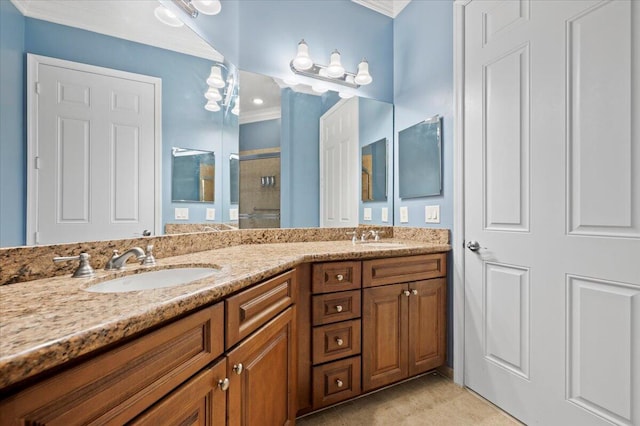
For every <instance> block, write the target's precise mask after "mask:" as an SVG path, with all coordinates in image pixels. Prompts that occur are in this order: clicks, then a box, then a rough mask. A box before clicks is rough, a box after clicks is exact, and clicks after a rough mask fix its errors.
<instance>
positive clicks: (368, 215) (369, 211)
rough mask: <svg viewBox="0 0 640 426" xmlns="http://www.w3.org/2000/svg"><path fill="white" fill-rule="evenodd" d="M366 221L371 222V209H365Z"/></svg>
mask: <svg viewBox="0 0 640 426" xmlns="http://www.w3.org/2000/svg"><path fill="white" fill-rule="evenodd" d="M363 219H364V220H371V207H365V208H364V218H363Z"/></svg>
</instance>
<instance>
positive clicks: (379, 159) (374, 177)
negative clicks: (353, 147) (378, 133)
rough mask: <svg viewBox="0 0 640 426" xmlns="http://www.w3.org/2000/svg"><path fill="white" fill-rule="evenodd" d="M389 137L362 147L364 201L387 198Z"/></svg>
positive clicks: (384, 199)
mask: <svg viewBox="0 0 640 426" xmlns="http://www.w3.org/2000/svg"><path fill="white" fill-rule="evenodd" d="M387 152H388V145H387V139H386V138H385V139H380V140H379V141H376V142H373V143H370V144H369V145H365V146H363V147H362V154H361V155H360V158H361V159H362V201H363V202H370V201H386V199H387Z"/></svg>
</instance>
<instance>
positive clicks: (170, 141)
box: [0, 0, 238, 246]
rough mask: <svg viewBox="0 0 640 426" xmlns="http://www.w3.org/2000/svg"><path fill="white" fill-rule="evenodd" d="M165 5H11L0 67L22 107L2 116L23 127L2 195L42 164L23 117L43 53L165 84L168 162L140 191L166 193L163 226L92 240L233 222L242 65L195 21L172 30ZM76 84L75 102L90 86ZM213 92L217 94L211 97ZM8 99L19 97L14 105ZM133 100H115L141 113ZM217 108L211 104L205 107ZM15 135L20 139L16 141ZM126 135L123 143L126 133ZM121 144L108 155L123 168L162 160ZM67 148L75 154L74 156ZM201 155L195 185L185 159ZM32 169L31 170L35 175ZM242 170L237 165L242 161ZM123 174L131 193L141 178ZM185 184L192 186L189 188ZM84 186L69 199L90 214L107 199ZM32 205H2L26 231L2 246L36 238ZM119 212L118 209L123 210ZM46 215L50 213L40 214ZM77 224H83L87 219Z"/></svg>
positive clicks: (20, 1)
mask: <svg viewBox="0 0 640 426" xmlns="http://www.w3.org/2000/svg"><path fill="white" fill-rule="evenodd" d="M159 6H161V5H160V3H159V2H158V1H156V0H121V1H117V2H113V1H93V0H77V1H73V2H69V1H58V0H48V1H39V2H33V1H27V0H11V1H10V2H9V1H2V5H1V7H2V15H3V16H2V19H3V22H2V23H3V25H5V24H6V23H8V22H10V24H11V26H12V27H11V31H3V39H2V40H0V42H1V43H2V46H1V47H2V49H3V55H4V56H3V61H1V62H0V73H1V74H2V76H3V80H5V79H6V80H5V81H9V82H11V83H12V86H11V87H16V88H19V89H17V90H14V91H11V92H9V91H6V92H5V91H4V89H5V88H7V87H8V86H6V85H4V84H5V83H4V82H3V105H6V104H5V101H7V102H8V104H9V105H16V107H15V110H16V111H8V109H5V108H4V106H3V112H2V114H3V117H5V114H6V116H9V114H13V115H11V117H14V116H16V117H18V118H19V119H18V120H13V119H12V120H4V119H3V123H5V122H6V123H11V124H8V125H11V126H15V127H16V128H15V129H6V128H5V129H3V133H2V134H3V140H2V144H3V153H4V152H16V158H15V162H14V164H15V169H14V170H3V182H2V187H0V192H2V194H0V195H3V196H2V197H0V198H2V199H3V200H6V199H10V198H7V197H5V196H4V195H8V194H10V193H11V194H14V193H15V191H16V186H15V185H9V184H8V183H7V182H8V181H9V179H8V180H4V177H6V176H11V179H10V180H11V181H15V182H26V181H27V175H28V174H29V173H30V171H29V169H30V167H31V164H33V163H34V162H33V161H31V160H33V159H29V160H28V161H27V159H26V158H25V157H26V153H25V152H24V151H25V149H24V148H23V147H24V146H27V134H28V131H27V129H26V126H27V121H28V120H27V115H28V114H29V113H30V112H29V113H24V114H23V113H22V111H21V110H24V111H27V103H26V101H25V99H26V98H27V96H26V92H25V90H26V88H27V81H28V73H29V70H28V69H27V66H26V64H27V60H26V57H27V54H33V55H37V56H38V57H46V58H56V59H61V60H64V61H68V62H73V63H78V64H84V65H88V66H92V67H100V68H101V69H102V68H104V69H110V70H117V71H121V72H126V73H134V74H136V75H143V76H149V77H151V78H154V79H157V80H159V81H161V90H160V91H158V93H160V94H161V97H157V98H156V100H155V102H159V100H160V99H161V105H159V108H158V109H159V110H161V115H159V116H157V117H155V119H154V122H156V123H158V126H157V128H156V129H157V130H156V133H157V135H156V136H157V140H158V141H160V142H161V145H160V148H159V156H160V158H159V160H160V161H158V162H157V163H158V164H159V167H157V169H158V170H157V171H156V172H155V175H153V176H152V178H151V180H149V184H148V187H145V188H142V189H141V191H144V192H149V193H154V192H155V191H157V188H160V187H161V188H162V192H158V193H157V194H156V203H157V204H156V206H155V207H154V206H151V208H152V209H154V208H155V209H156V210H157V212H158V213H159V214H156V217H157V218H158V220H157V221H156V222H155V223H152V224H151V225H144V226H143V225H140V226H136V227H135V229H131V230H129V231H127V232H126V233H124V234H117V233H115V232H109V231H108V230H105V231H106V233H105V235H103V236H100V235H98V236H95V235H92V234H90V233H87V234H86V238H85V239H86V240H99V239H113V238H129V237H135V236H138V235H140V234H142V232H143V230H144V229H152V230H153V231H154V232H153V233H154V234H162V233H163V232H164V229H165V225H166V224H168V223H187V222H195V223H202V224H213V223H216V222H230V217H229V214H230V212H232V211H233V208H234V204H233V202H234V201H235V204H236V205H237V202H238V196H237V179H236V184H235V188H236V189H235V192H234V191H233V190H232V187H233V186H234V182H233V180H232V176H233V174H234V173H235V175H236V176H237V170H236V171H235V172H234V170H233V169H234V160H233V157H232V154H237V152H238V143H237V136H238V118H237V115H235V114H234V112H236V113H237V108H236V109H235V110H234V106H235V105H236V102H237V90H238V88H237V82H238V77H237V70H236V68H235V66H234V65H233V64H230V63H228V62H227V61H226V60H225V58H224V56H223V55H222V54H221V53H219V52H218V51H216V50H215V49H214V48H212V47H211V46H210V45H209V44H207V43H206V42H204V41H203V40H202V39H201V38H200V37H198V36H197V35H196V34H195V33H194V32H192V31H191V30H190V29H189V28H188V27H187V26H186V25H185V26H182V27H179V28H176V27H170V26H167V25H165V24H163V23H161V22H160V21H159V20H158V19H156V16H155V14H154V11H155V10H156V8H158V7H159ZM132 23H135V24H132ZM5 35H7V37H5ZM4 52H10V55H13V56H10V55H9V54H6V55H5V53H4ZM5 58H15V60H11V61H10V60H6V61H5V60H4V59H5ZM212 66H218V67H219V73H218V74H219V76H220V77H221V79H222V80H223V82H222V85H218V86H217V87H214V88H213V89H215V90H213V89H211V86H212V85H210V84H209V83H208V82H207V80H208V79H209V78H210V77H211V75H212V73H213V70H212ZM69 83H70V84H69V85H68V87H67V89H68V91H67V94H68V95H69V96H71V98H69V99H71V100H72V101H73V99H72V98H73V97H74V96H75V94H74V92H73V90H75V89H74V88H80V87H81V86H82V84H81V83H79V82H76V81H73V80H70V81H69ZM210 89H211V90H210ZM79 90H80V89H79ZM82 90H84V89H82ZM207 91H209V95H208V96H209V98H210V99H208V98H205V93H206V92H207ZM213 91H215V92H216V93H212V92H213ZM78 93H79V92H78ZM86 93H87V94H86V96H87V99H89V97H90V96H94V97H95V96H97V94H96V93H97V92H95V93H94V92H91V91H90V90H89V91H87V92H86ZM123 93H124V92H123ZM120 95H122V93H120ZM9 96H12V97H13V98H15V99H13V98H12V99H9V98H8V97H9ZM83 96H84V95H83ZM114 96H115V95H114ZM5 98H6V99H5ZM131 99H133V100H131V102H129V99H128V98H127V96H124V95H122V96H119V97H118V96H115V97H114V98H113V102H114V104H113V105H116V104H117V105H116V106H119V105H120V104H122V106H124V107H125V108H129V107H131V108H132V109H131V111H134V110H135V108H137V106H136V105H137V104H136V102H137V101H135V99H134V98H131ZM212 99H213V101H212ZM93 100H94V99H92V101H93ZM208 102H209V103H210V105H209V107H208V108H207V109H205V105H206V104H207V103H208ZM214 104H215V105H214ZM41 115H42V111H41ZM160 123H161V124H160ZM3 126H4V124H3ZM116 127H117V126H116ZM125 130H126V129H125ZM118 131H119V130H118ZM105 133H108V131H105ZM116 133H117V132H116ZM121 133H122V132H121ZM125 133H126V132H124V133H122V134H125ZM9 134H11V135H13V136H12V137H11V138H9V137H7V135H9ZM117 135H118V136H117V137H120V136H119V135H120V133H117ZM130 135H131V137H130V139H131V140H132V141H134V142H135V140H136V138H138V137H143V136H144V135H143V134H142V131H140V133H136V131H132V132H130ZM95 140H96V139H95V138H93V139H91V138H89V139H88V141H87V144H90V143H95ZM63 142H64V143H67V141H63ZM71 142H74V141H71ZM121 142H122V141H121V140H115V139H113V137H112V138H111V143H113V144H114V145H113V147H112V148H111V151H109V152H112V154H109V155H112V157H113V158H118V159H119V161H120V163H121V164H123V165H127V164H138V165H139V164H153V163H154V161H155V160H154V155H153V154H151V155H150V156H148V155H145V156H144V157H143V158H137V157H136V156H135V150H134V149H131V148H130V147H127V149H121V148H123V145H122V143H121ZM74 143H75V142H74ZM118 144H120V145H118ZM9 145H11V146H12V148H10V149H9V150H8V151H5V150H4V147H9ZM72 146H73V144H72V143H69V147H72ZM87 146H90V145H87ZM13 147H15V149H14V148H13ZM175 147H180V148H188V150H186V151H184V150H182V151H176V150H174V148H175ZM67 152H76V151H72V150H67ZM189 152H190V153H195V152H200V154H197V155H193V156H191V155H186V154H185V153H189ZM3 155H4V154H3ZM156 156H157V155H156ZM112 157H110V156H104V157H101V158H99V159H97V160H96V161H98V162H104V163H108V162H109V161H113V158H112ZM214 158H215V160H214ZM187 159H189V161H187ZM194 159H197V160H198V161H197V163H198V165H197V167H196V169H197V175H196V174H192V175H191V176H190V177H189V178H188V179H186V178H187V176H186V173H187V164H186V162H191V163H193V161H191V160H194ZM69 161H71V157H69ZM178 163H181V165H180V164H178ZM24 164H27V166H26V170H25V166H24ZM43 164H44V163H43ZM194 164H195V163H194ZM194 164H192V165H194ZM63 166H64V165H60V167H59V168H60V170H61V171H63V172H64V173H67V174H69V173H70V172H69V170H72V168H69V167H68V165H67V166H64V167H63ZM172 166H173V167H172ZM87 167H89V166H87ZM127 167H128V166H127ZM235 168H236V169H237V164H236V167H235ZM115 169H117V168H114V170H115ZM87 173H91V172H90V170H89V169H87ZM130 174H131V173H130ZM14 175H15V176H14ZM116 175H117V176H115V177H113V176H112V179H114V182H116V183H117V184H118V185H120V187H123V188H125V189H126V188H129V187H130V186H131V185H132V184H133V182H132V179H133V175H132V177H131V178H129V177H126V178H122V176H124V175H123V174H121V173H116ZM72 178H73V179H71V180H72V181H77V179H76V178H75V177H74V176H72ZM118 179H120V180H121V181H122V182H120V181H118ZM123 179H124V180H123ZM185 179H186V180H185ZM179 180H182V181H183V182H182V183H180V182H179ZM83 185H84V184H81V185H78V188H87V189H86V191H87V192H86V194H83V193H82V192H80V196H78V195H77V194H76V195H74V196H73V197H71V198H70V200H71V201H70V202H71V203H75V205H77V206H79V207H80V208H79V209H77V210H79V211H81V212H82V211H84V210H86V211H90V210H88V209H89V207H86V208H85V206H83V205H82V202H83V200H84V199H87V200H88V199H96V198H99V197H100V192H98V191H93V192H92V191H91V189H90V188H91V187H89V186H83ZM23 186H24V193H22V194H19V195H17V198H18V199H20V200H22V199H27V197H28V194H27V188H26V186H27V185H23ZM20 188H22V187H20ZM21 191H22V190H21ZM172 194H173V195H172ZM106 195H108V194H105V196H106ZM125 195H128V194H125ZM129 195H130V194H129ZM125 198H126V197H125ZM136 202H137V199H136V195H135V194H134V195H131V196H129V199H128V200H127V201H126V203H127V204H126V205H127V206H128V207H131V206H134V205H137V204H135V203H136ZM55 203H58V205H60V203H61V202H60V201H59V200H58V201H56V200H54V205H55ZM25 204H27V203H25ZM25 204H22V203H20V202H18V203H3V205H2V206H0V208H1V209H2V218H3V221H5V220H6V218H8V217H11V218H14V217H15V218H20V220H16V223H15V224H13V226H14V227H15V228H18V229H17V230H16V232H15V234H12V235H6V233H4V234H3V235H2V236H1V237H2V238H1V239H0V245H1V246H17V245H21V244H25V243H27V242H29V239H28V238H26V237H25V235H27V234H28V233H27V232H26V231H25V228H26V223H27V220H26V219H24V218H26V217H27V214H28V213H29V212H28V210H29V207H30V206H29V207H28V206H27V205H25ZM63 207H64V205H63ZM176 208H180V209H184V208H188V209H189V215H188V220H175V215H176V212H175V209H176ZM83 209H84V210H83ZM211 209H215V219H213V220H210V219H211V217H212V216H207V215H208V213H209V212H208V210H211ZM53 210H55V209H52V211H51V212H50V214H51V215H53V214H54V212H53ZM63 210H64V209H63ZM115 210H118V209H117V208H115ZM121 210H122V211H126V212H127V214H129V212H133V213H132V214H129V215H130V216H131V215H133V216H135V214H136V210H135V209H133V208H127V209H121ZM116 213H118V211H116ZM38 214H40V215H45V214H49V213H47V212H46V211H44V210H42V209H41V211H39V212H38ZM67 216H69V215H67ZM86 216H89V215H88V214H87V215H86ZM94 216H95V214H94ZM52 217H53V216H52ZM23 219H24V221H23ZM58 219H59V217H58V218H54V219H51V221H55V220H58ZM63 219H66V218H63ZM71 219H73V220H76V221H82V220H85V219H86V218H85V217H80V218H79V219H78V218H71ZM138 228H140V229H138ZM82 235H84V234H82ZM79 239H80V237H65V236H64V235H63V236H61V237H60V238H58V239H56V240H45V239H42V240H40V241H34V242H35V243H39V244H47V243H61V242H73V241H78V240H79Z"/></svg>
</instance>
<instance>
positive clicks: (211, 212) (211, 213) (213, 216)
mask: <svg viewBox="0 0 640 426" xmlns="http://www.w3.org/2000/svg"><path fill="white" fill-rule="evenodd" d="M206 219H207V220H216V209H212V208H207V217H206Z"/></svg>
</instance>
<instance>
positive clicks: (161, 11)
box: [153, 6, 184, 28]
mask: <svg viewBox="0 0 640 426" xmlns="http://www.w3.org/2000/svg"><path fill="white" fill-rule="evenodd" d="M153 15H154V16H155V17H156V19H157V20H158V21H160V22H162V23H163V24H165V25H168V26H170V27H174V28H180V27H181V26H183V25H184V22H182V21H181V20H180V19H179V18H178V17H177V16H176V14H175V13H173V12H172V11H170V10H169V9H167V8H166V7H164V6H158V7H156V8H155V9H154V11H153Z"/></svg>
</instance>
